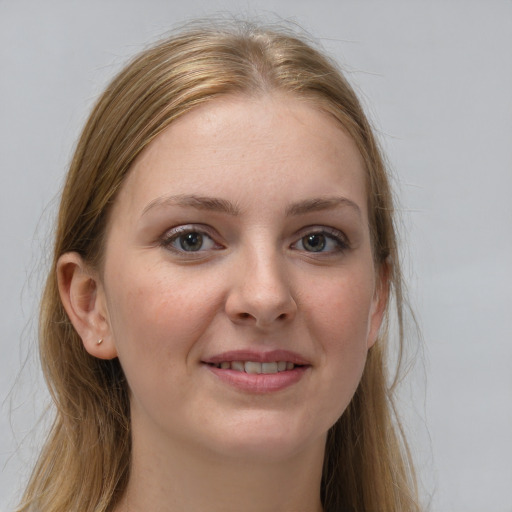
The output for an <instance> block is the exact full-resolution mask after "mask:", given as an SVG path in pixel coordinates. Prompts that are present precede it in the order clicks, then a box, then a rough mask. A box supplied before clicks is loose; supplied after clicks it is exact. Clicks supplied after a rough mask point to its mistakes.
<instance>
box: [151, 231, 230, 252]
mask: <svg viewBox="0 0 512 512" xmlns="http://www.w3.org/2000/svg"><path fill="white" fill-rule="evenodd" d="M192 234H197V235H199V236H200V237H201V247H200V248H198V249H197V250H190V251H187V250H186V249H185V248H184V247H183V243H182V242H183V238H182V237H185V236H186V235H192ZM205 238H206V239H208V240H209V241H210V243H211V245H212V247H208V248H206V249H204V248H203V243H202V242H203V241H204V239H205ZM180 239H181V243H180ZM174 243H180V245H181V248H180V247H175V246H174ZM160 244H161V245H162V247H164V248H166V249H169V250H171V251H173V252H175V253H177V254H181V255H188V256H192V255H199V254H198V253H202V252H204V251H208V250H211V249H213V250H219V249H223V248H224V247H223V246H222V245H220V244H219V243H217V242H216V241H215V240H214V238H213V237H212V236H210V235H209V234H208V233H207V231H206V230H205V229H204V228H200V227H197V228H196V227H194V226H190V225H188V226H179V227H177V228H174V229H172V230H170V231H167V232H166V233H165V234H164V235H163V237H162V238H161V239H160Z"/></svg>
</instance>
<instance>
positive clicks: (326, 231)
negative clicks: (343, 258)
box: [291, 226, 351, 255]
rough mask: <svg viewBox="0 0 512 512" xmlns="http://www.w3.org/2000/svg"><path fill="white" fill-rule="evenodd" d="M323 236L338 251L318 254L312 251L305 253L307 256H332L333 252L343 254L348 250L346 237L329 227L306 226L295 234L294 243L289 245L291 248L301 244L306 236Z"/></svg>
mask: <svg viewBox="0 0 512 512" xmlns="http://www.w3.org/2000/svg"><path fill="white" fill-rule="evenodd" d="M315 234H320V235H325V236H326V237H328V238H330V239H331V240H333V241H334V242H335V243H336V244H337V246H338V250H336V251H319V252H316V253H315V252H313V251H305V252H308V253H309V254H316V255H322V254H324V255H326V254H332V253H333V252H343V251H346V250H347V249H350V247H351V245H350V240H349V239H348V237H347V235H346V234H345V233H344V232H343V231H341V230H339V229H336V228H333V227H329V226H307V227H305V228H302V229H301V230H300V231H299V232H298V233H297V234H296V241H295V242H293V244H291V247H292V248H293V247H294V246H295V245H297V244H298V243H300V242H301V240H302V239H303V238H304V237H305V236H307V235H315Z"/></svg>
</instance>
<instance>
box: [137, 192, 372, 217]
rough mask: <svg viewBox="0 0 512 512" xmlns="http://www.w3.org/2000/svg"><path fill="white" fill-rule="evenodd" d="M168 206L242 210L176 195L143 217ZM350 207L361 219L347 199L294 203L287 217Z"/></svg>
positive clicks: (153, 205) (216, 201)
mask: <svg viewBox="0 0 512 512" xmlns="http://www.w3.org/2000/svg"><path fill="white" fill-rule="evenodd" d="M166 206H182V207H187V208H195V209H197V210H207V211H213V212H219V213H226V214H228V215H232V216H237V215H240V213H241V210H240V208H239V207H238V206H237V205H236V204H234V203H232V202H231V201H228V200H226V199H221V198H217V197H208V196H197V195H193V194H189V195H176V196H164V197H158V198H156V199H155V200H153V201H151V202H150V203H149V204H148V205H147V206H146V207H145V208H144V210H143V212H142V216H144V215H146V214H147V213H148V212H149V211H150V210H153V209H154V208H157V207H166ZM345 206H348V207H349V208H351V209H353V210H354V211H355V212H356V213H357V214H358V216H359V217H361V216H362V215H361V209H360V208H359V206H358V205H357V204H356V203H354V201H351V200H350V199H347V198H346V197H339V196H335V197H318V198H312V199H305V200H304V201H299V202H297V203H293V204H291V205H290V206H288V208H287V209H286V212H285V215H286V216H287V217H292V216H295V215H305V214H307V213H312V212H318V211H323V210H332V209H335V208H339V207H345Z"/></svg>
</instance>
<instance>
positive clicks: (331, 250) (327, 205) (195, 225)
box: [58, 94, 385, 512]
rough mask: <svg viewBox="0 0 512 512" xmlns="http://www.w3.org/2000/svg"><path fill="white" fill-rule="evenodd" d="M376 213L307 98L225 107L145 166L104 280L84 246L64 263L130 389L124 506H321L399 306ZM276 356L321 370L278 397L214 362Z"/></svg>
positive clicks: (79, 317)
mask: <svg viewBox="0 0 512 512" xmlns="http://www.w3.org/2000/svg"><path fill="white" fill-rule="evenodd" d="M190 196H194V199H191V198H190ZM198 197H199V198H201V199H199V200H198V199H197V198H198ZM205 197H208V198H215V200H216V202H212V201H209V202H208V201H205V200H204V198H205ZM219 200H220V201H219ZM366 204H367V192H366V189H365V170H364V166H363V163H362V160H361V157H360V154H359V152H358V150H357V148H356V146H355V144H354V142H353V141H352V139H351V138H350V137H349V136H348V135H347V134H346V132H344V130H343V129H342V128H341V127H340V125H339V124H338V123H337V122H336V121H334V120H333V119H332V118H331V117H329V116H328V115H327V114H325V113H323V112H320V111H319V110H317V109H316V108H314V107H313V106H312V105H310V104H308V103H306V102H304V101H301V100H299V99H297V98H293V97H288V96H283V95H277V94H274V95H269V96H265V97H257V98H247V97H226V98H223V99H220V100H219V99H217V100H215V101H213V102H211V103H209V104H207V105H205V106H201V107H198V108H196V109H195V110H193V111H192V112H190V113H188V114H186V115H184V116H183V117H181V118H180V119H178V120H177V121H176V122H174V123H173V124H172V125H171V126H170V127H168V128H167V129H166V130H165V131H163V132H162V133H161V134H160V135H159V136H158V137H157V138H156V139H155V140H154V141H153V142H152V143H151V144H150V145H149V146H148V147H147V148H146V149H145V151H144V152H143V153H142V154H141V155H140V156H139V158H138V159H137V161H136V162H135V164H134V165H133V168H132V169H131V171H130V173H129V175H128V177H127V179H126V181H125V183H124V185H123V187H122V189H121V191H120V193H119V196H118V197H117V199H116V202H115V204H114V207H113V211H112V215H111V217H110V222H109V225H108V231H107V242H106V249H105V251H106V252H105V259H104V267H103V268H102V269H101V272H97V271H95V270H94V269H91V268H89V267H88V266H87V265H86V264H85V263H84V262H83V261H82V260H81V259H80V257H79V256H78V255H77V254H74V253H68V254H66V255H64V256H63V257H62V258H61V260H60V262H59V269H58V271H59V285H60V290H61V295H62V298H63V303H64V305H65V307H66V310H67V311H68V314H69V316H70V318H71V320H72V321H73V324H74V325H75V328H76V329H77V331H78V332H79V334H80V335H81V337H82V340H83V342H84V346H85V347H86V349H87V350H88V351H89V352H90V353H91V354H92V355H94V356H96V357H100V358H111V357H119V359H120V362H121V365H122V367H123V369H124V371H125V373H126V377H127V380H128V383H129V387H130V391H131V415H132V417H131V420H132V428H133V430H132V435H133V459H132V471H131V477H130V481H129V484H128V489H127V493H126V494H125V496H124V498H123V500H122V502H121V503H120V505H119V507H118V508H117V510H118V511H120V510H136V511H137V510H139V511H140V510H154V511H162V512H164V511H165V512H171V511H178V510H180V511H181V510H187V511H195V510H197V511H200V510H209V511H213V510H219V511H220V510H222V511H231V510H232V511H235V510H238V511H239V510H245V511H283V510H284V511H288V510H289V511H292V510H293V511H297V512H299V511H304V512H305V511H308V512H312V511H319V510H321V504H320V479H321V472H322V461H323V452H324V445H325V439H326V433H327V430H328V429H329V428H330V427H331V426H332V425H333V424H334V422H335V421H336V420H337V419H338V417H339V416H340V415H341V414H342V413H343V411H344V410H345V408H346V407H347V405H348V403H349V402H350V399H351V398H352V396H353V394H354V392H355V390H356V388H357V385H358V383H359V380H360V378H361V374H362V371H363V368H364V364H365V360H366V356H367V351H368V349H369V347H371V345H372V344H373V343H374V342H375V339H376V336H377V332H378V329H379V327H380V323H381V321H382V315H383V310H384V306H385V296H384V294H383V293H381V290H383V289H385V286H384V284H383V283H382V278H381V277H380V276H379V275H378V273H377V272H376V269H375V267H374V262H373V258H372V252H371V244H370V232H369V228H368V212H367V206H366ZM187 230H188V231H187ZM189 232H195V233H198V232H199V233H202V237H203V245H201V246H200V249H199V250H198V251H186V250H183V248H182V246H181V245H180V243H183V240H185V242H186V239H185V238H184V236H185V235H186V233H189ZM311 234H313V235H314V234H316V235H317V236H316V237H315V236H314V237H313V239H310V238H308V237H309V236H310V235H311ZM180 236H181V238H180ZM308 241H309V242H315V243H316V244H317V245H316V246H315V247H316V248H319V247H320V248H321V250H320V251H318V252H315V251H313V250H311V248H312V245H308ZM324 243H325V246H324V245H322V244H324ZM185 246H186V245H185ZM186 247H189V246H186ZM98 339H103V342H102V343H101V344H99V345H98V344H97V343H96V341H97V340H98ZM278 349H283V350H289V351H293V352H294V353H296V354H298V355H299V356H300V357H301V358H302V359H303V360H304V361H305V362H307V365H306V368H305V371H304V372H303V373H302V374H301V377H300V379H299V380H298V381H297V382H294V383H293V384H291V385H288V386H286V387H285V388H284V389H279V390H277V391H272V392H266V393H264V392H260V391H261V390H259V391H254V390H253V391H250V390H249V391H248V390H244V389H239V388H238V387H236V386H233V385H231V384H229V383H226V382H225V381H223V380H222V379H219V378H218V376H217V375H216V374H215V373H214V372H212V371H211V368H210V367H209V366H208V365H206V364H204V361H205V360H208V359H209V358H212V357H214V356H215V355H218V354H222V353H224V352H226V351H231V350H251V351H255V352H257V353H264V352H268V351H270V350H278Z"/></svg>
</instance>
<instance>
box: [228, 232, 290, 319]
mask: <svg viewBox="0 0 512 512" xmlns="http://www.w3.org/2000/svg"><path fill="white" fill-rule="evenodd" d="M227 309H228V314H229V315H230V316H231V318H232V319H233V320H234V321H237V322H240V321H244V322H252V323H255V324H256V325H258V326H261V327H264V326H269V325H271V324H272V323H273V322H282V321H284V320H287V319H290V318H292V317H293V316H294V314H295V311H296V303H295V300H294V298H293V289H292V282H291V280H290V275H289V272H287V267H286V262H285V256H284V255H283V254H282V253H281V251H280V250H279V249H278V248H277V247H275V246H274V244H269V243H268V239H267V240H266V243H263V242H261V243H255V244H250V245H247V246H246V247H245V248H244V249H243V251H241V253H240V258H239V261H238V262H237V270H236V272H234V273H233V286H232V289H231V293H230V296H229V298H228V302H227Z"/></svg>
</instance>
